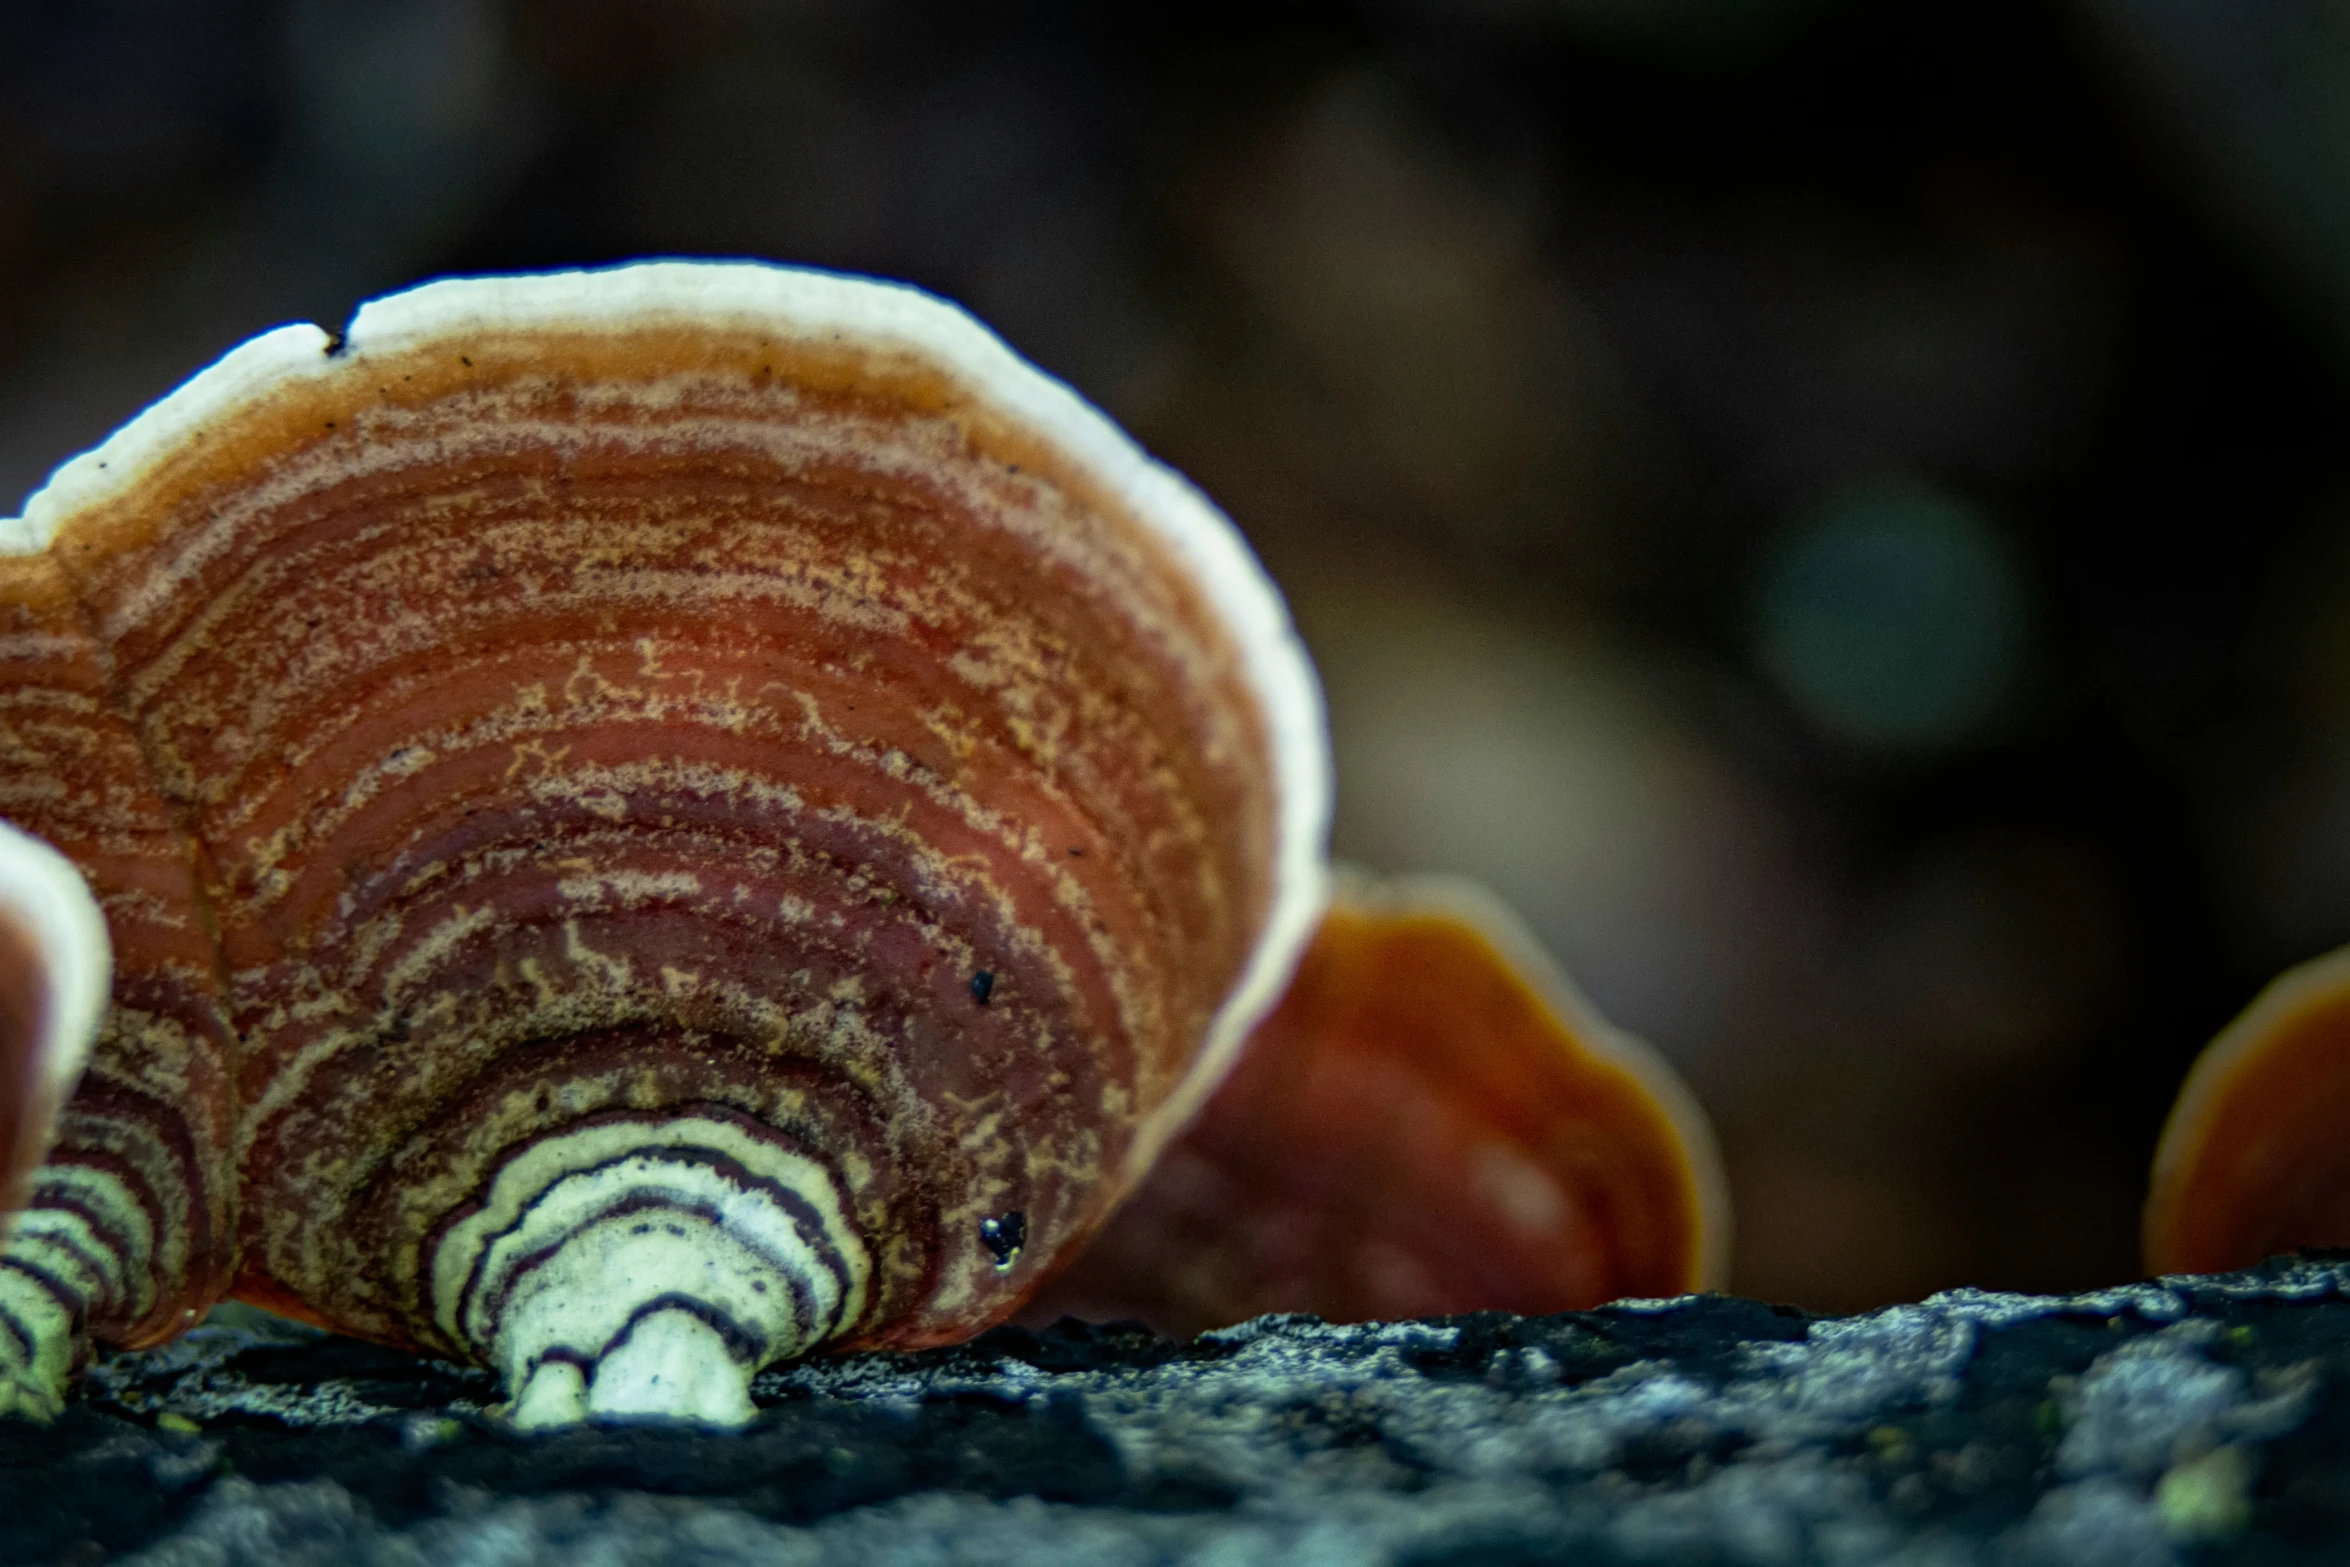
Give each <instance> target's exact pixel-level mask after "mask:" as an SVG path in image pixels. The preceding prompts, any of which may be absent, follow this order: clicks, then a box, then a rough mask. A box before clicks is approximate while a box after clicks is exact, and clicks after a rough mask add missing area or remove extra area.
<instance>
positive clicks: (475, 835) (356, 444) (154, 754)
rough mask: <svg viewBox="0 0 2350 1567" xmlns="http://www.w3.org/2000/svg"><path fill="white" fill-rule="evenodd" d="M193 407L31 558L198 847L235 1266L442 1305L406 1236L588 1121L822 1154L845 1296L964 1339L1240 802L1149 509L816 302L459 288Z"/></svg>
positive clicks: (1160, 984) (1011, 1281)
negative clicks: (820, 338) (511, 313)
mask: <svg viewBox="0 0 2350 1567" xmlns="http://www.w3.org/2000/svg"><path fill="white" fill-rule="evenodd" d="M460 349H461V350H462V352H460ZM205 435H206V442H205V444H204V446H203V447H202V448H201V449H194V448H191V449H190V450H189V451H188V452H186V453H184V454H182V455H181V456H179V457H178V458H177V459H175V460H174V462H172V463H171V464H169V465H167V466H166V467H165V468H164V469H163V470H162V471H161V472H160V474H159V475H158V476H157V477H156V478H154V479H152V480H151V481H149V482H147V483H145V484H143V485H141V486H139V487H137V488H135V489H133V490H132V491H130V492H129V493H128V494H127V495H125V496H122V497H118V498H116V499H113V500H111V501H110V502H108V503H107V504H106V505H105V506H103V507H101V508H98V509H95V510H93V511H90V512H86V513H84V514H83V515H80V516H78V517H75V518H73V519H70V520H69V521H68V522H67V523H66V524H65V526H64V527H63V528H62V529H61V530H60V532H59V533H58V536H57V538H56V541H55V543H54V544H53V545H52V547H51V551H50V558H53V559H54V560H56V561H57V562H59V563H61V564H62V565H63V567H64V569H65V571H66V573H67V575H68V576H69V577H70V578H71V580H72V582H73V586H74V595H75V597H76V598H78V600H79V609H80V612H81V615H82V616H83V618H84V619H85V620H86V622H87V623H88V624H90V625H91V626H93V627H94V628H95V629H96V632H97V647H96V649H95V652H96V655H97V657H98V660H99V662H100V664H101V665H102V666H103V667H106V668H108V669H110V670H111V672H112V673H111V681H110V684H109V687H108V690H107V693H106V695H107V700H108V702H109V703H110V704H111V706H112V707H114V708H115V709H117V710H119V711H120V712H121V713H122V714H123V715H124V716H125V717H127V718H128V720H129V722H130V725H131V728H132V731H133V732H134V733H135V734H136V736H137V739H138V743H139V746H140V747H141V748H142V749H143V750H144V752H145V755H146V759H147V762H148V764H149V765H150V766H151V767H152V768H153V770H154V776H155V777H156V778H157V779H159V780H160V782H161V784H162V787H163V790H164V793H165V795H166V796H167V797H168V798H169V800H170V801H171V802H172V803H173V804H174V805H175V806H176V808H177V809H178V811H179V813H180V819H181V821H182V822H183V824H184V825H185V826H186V827H187V829H188V830H189V831H190V832H191V833H192V835H193V837H194V839H195V841H196V843H197V845H198V848H199V863H200V864H201V865H202V866H203V867H204V869H205V874H206V878H207V879H206V884H205V889H204V890H205V895H206V897H207V898H208V899H209V903H210V911H211V915H212V917H213V919H214V921H215V924H216V928H217V932H218V940H219V952H220V954H221V959H222V963H223V965H224V968H225V971H226V975H227V983H228V986H229V1005H230V1011H231V1015H232V1017H233V1019H234V1021H235V1024H236V1027H237V1029H238V1032H239V1034H240V1035H241V1037H242V1040H243V1043H242V1046H241V1050H240V1057H239V1063H238V1070H237V1089H238V1094H237V1097H238V1100H239V1101H240V1103H241V1107H242V1111H241V1113H242V1117H243V1120H242V1127H241V1132H240V1139H241V1144H242V1151H241V1159H242V1168H241V1179H242V1183H243V1193H244V1207H243V1225H242V1230H241V1239H242V1247H243V1268H244V1270H245V1273H244V1282H243V1284H242V1286H241V1288H242V1289H243V1290H244V1291H245V1292H246V1293H248V1294H250V1295H252V1296H254V1297H255V1298H260V1299H265V1300H268V1301H270V1302H272V1303H276V1304H284V1303H286V1302H289V1301H293V1302H299V1303H301V1304H302V1306H303V1307H304V1309H306V1310H308V1311H309V1312H311V1313H313V1314H315V1315H317V1316H318V1317H320V1318H322V1319H324V1320H327V1321H329V1322H332V1323H333V1324H335V1325H336V1326H338V1327H341V1328H343V1329H346V1330H349V1331H355V1332H360V1333H365V1334H370V1335H373V1336H377V1337H380V1338H384V1339H387V1340H390V1341H393V1342H399V1343H412V1344H424V1345H430V1346H433V1347H439V1348H444V1349H451V1350H460V1349H463V1348H464V1347H465V1346H462V1345H458V1344H453V1343H449V1342H447V1335H446V1333H444V1332H442V1331H441V1330H440V1329H438V1328H436V1327H435V1325H434V1324H433V1322H432V1320H431V1312H430V1304H429V1301H428V1300H427V1299H426V1296H427V1294H428V1292H429V1288H430V1281H429V1279H428V1278H427V1277H426V1275H427V1273H428V1271H429V1268H430V1257H431V1255H432V1249H433V1247H434V1246H435V1244H436V1243H437V1241H438V1239H439V1238H440V1237H441V1236H443V1235H445V1234H447V1233H448V1232H449V1229H450V1226H451V1225H453V1224H455V1223H457V1222H459V1221H460V1220H462V1218H463V1217H464V1216H465V1215H466V1214H467V1213H469V1212H471V1211H473V1208H474V1207H475V1206H477V1205H478V1203H479V1202H480V1200H481V1196H482V1193H483V1191H484V1190H485V1188H486V1185H487V1183H488V1182H489V1181H490V1180H491V1179H492V1177H493V1175H494V1172H495V1170H496V1169H497V1168H498V1166H499V1164H500V1162H501V1161H503V1160H505V1159H507V1158H509V1157H511V1156H512V1155H513V1154H514V1152H515V1151H516V1150H517V1149H518V1148H520V1147H523V1146H525V1145H528V1144H530V1143H531V1142H533V1141H534V1140H537V1139H540V1138H543V1137H546V1136H548V1135H550V1134H553V1133H556V1132H559V1131H561V1130H562V1129H564V1128H566V1127H572V1126H577V1125H581V1124H587V1123H592V1122H596V1121H598V1120H599V1119H609V1118H613V1117H622V1118H636V1119H643V1120H646V1121H647V1122H648V1124H649V1123H650V1122H652V1121H656V1120H658V1119H660V1118H662V1117H665V1116H674V1115H679V1114H698V1115H710V1116H716V1117H720V1118H723V1119H728V1120H730V1121H731V1122H740V1123H741V1124H744V1125H755V1126H757V1127H758V1128H760V1129H761V1133H760V1135H762V1136H766V1137H769V1138H771V1139H772V1140H774V1141H776V1142H777V1143H778V1144H780V1145H782V1146H784V1147H786V1148H789V1149H796V1150H799V1151H801V1152H804V1153H808V1154H810V1155H811V1156H814V1157H818V1158H820V1159H821V1160H823V1161H824V1162H825V1163H827V1165H828V1166H829V1167H830V1169H831V1171H832V1173H833V1177H834V1179H835V1181H836V1182H837V1184H838V1186H839V1189H840V1193H841V1197H842V1200H843V1204H844V1207H845V1208H846V1209H847V1210H848V1212H849V1216H850V1218H851V1220H852V1222H853V1223H854V1225H855V1227H856V1229H857V1230H858V1232H859V1234H860V1237H861V1239H862V1241H863V1244H864V1245H865V1247H866V1248H867V1250H868V1251H869V1252H870V1254H871V1256H872V1259H873V1267H874V1277H873V1286H872V1289H871V1291H870V1293H869V1295H868V1297H867V1301H866V1309H865V1311H864V1313H863V1316H862V1318H861V1319H860V1320H859V1321H858V1322H857V1323H855V1324H854V1325H853V1326H852V1327H851V1329H850V1330H849V1331H848V1332H847V1333H846V1335H845V1340H846V1341H847V1342H876V1343H895V1344H915V1343H927V1342H935V1341H940V1340H945V1339H951V1338H955V1337H960V1336H964V1335H966V1334H968V1333H969V1332H971V1331H973V1330H975V1329H976V1328H977V1327H979V1326H981V1325H984V1324H985V1323H986V1322H987V1321H989V1320H992V1319H993V1318H995V1317H998V1316H1000V1315H1002V1314H1003V1313H1004V1312H1005V1311H1008V1310H1009V1309H1011V1307H1012V1305H1013V1304H1014V1303H1015V1302H1016V1301H1017V1299H1018V1298H1019V1296H1020V1295H1021V1294H1022V1293H1024V1292H1025V1290H1026V1289H1027V1288H1028V1287H1029V1286H1030V1285H1031V1283H1032V1281H1033V1279H1034V1277H1035V1270H1036V1269H1037V1268H1038V1267H1039V1266H1041V1265H1042V1264H1043V1263H1044V1262H1046V1261H1047V1260H1048V1259H1050V1258H1051V1257H1052V1256H1053V1255H1054V1253H1055V1252H1056V1251H1057V1250H1058V1249H1059V1248H1060V1247H1061V1246H1062V1245H1064V1244H1065V1243H1066V1242H1067V1241H1068V1240H1069V1239H1071V1238H1072V1237H1075V1236H1077V1235H1080V1234H1082V1233H1084V1232H1085V1231H1087V1230H1088V1229H1090V1228H1091V1227H1092V1226H1093V1225H1094V1224H1095V1223H1096V1222H1098V1219H1099V1216H1100V1212H1101V1210H1102V1208H1103V1206H1104V1205H1105V1204H1106V1203H1107V1202H1108V1201H1109V1200H1111V1199H1112V1198H1113V1197H1114V1196H1115V1195H1116V1182H1115V1180H1114V1178H1113V1176H1114V1172H1116V1171H1118V1170H1119V1169H1120V1168H1121V1166H1122V1162H1123V1160H1124V1156H1125V1153H1126V1148H1127V1144H1128V1141H1129V1140H1130V1138H1131V1135H1132V1133H1133V1129H1134V1127H1135V1125H1136V1123H1137V1122H1138V1120H1140V1119H1141V1118H1142V1117H1143V1116H1145V1115H1147V1114H1148V1113H1149V1112H1150V1111H1151V1110H1152V1109H1153V1108H1154V1107H1155V1106H1157V1105H1158V1104H1159V1103H1160V1102H1161V1101H1163V1100H1164V1099H1165V1098H1166V1097H1167V1096H1168V1094H1169V1093H1170V1092H1171V1091H1172V1089H1173V1088H1174V1086H1175V1085H1176V1083H1177V1082H1178V1081H1179V1080H1180V1079H1181V1078H1182V1077H1183V1075H1184V1073H1185V1071H1186V1069H1187V1068H1188V1066H1189V1064H1190V1060H1191V1055H1192V1052H1193V1051H1194V1050H1195V1049H1196V1048H1197V1044H1198V1041H1199V1040H1200V1039H1201V1038H1202V1036H1203V1035H1204V1033H1205V1032H1206V1030H1207V1026H1208V1023H1209V1020H1210V1019H1211V1018H1212V1017H1213V1016H1214V1014H1215V1013H1216V1010H1217V1008H1218V1007H1219V1005H1220V1004H1221V1003H1222V1001H1223V998H1224V997H1225V995H1226V994H1227V993H1228V992H1229V991H1230V989H1231V987H1232V985H1233V983H1234V979H1235V976H1236V975H1237V974H1238V973H1239V972H1240V971H1241V970H1242V968H1243V966H1244V965H1245V963H1246V962H1247V960H1248V955H1249V953H1250V952H1251V950H1252V947H1253V946H1254V944H1255V942H1256V939H1257V937H1258V934H1259V931H1260V928H1261V925H1262V922H1263V920H1264V918H1265V910H1266V909H1267V908H1268V906H1269V904H1270V901H1271V896H1270V891H1269V877H1270V874H1271V871H1270V866H1271V863H1272V860H1273V853H1272V848H1271V843H1272V838H1273V836H1274V833H1275V830H1276V828H1275V824H1276V819H1277V810H1276V803H1275V800H1274V794H1275V791H1276V787H1277V782H1276V779H1275V778H1274V777H1273V774H1272V770H1271V767H1270V764H1269V761H1268V739H1267V736H1266V735H1265V734H1264V733H1263V732H1262V720H1261V714H1260V711H1259V709H1258V707H1257V705H1256V704H1255V702H1254V700H1253V699H1252V698H1251V696H1250V695H1249V694H1248V692H1247V690H1246V681H1245V677H1244V673H1243V671H1242V668H1241V664H1240V660H1239V656H1238V653H1237V651H1236V649H1235V648H1234V646H1233V645H1232V643H1231V641H1230V639H1229V637H1228V636H1227V635H1226V633H1225V632H1224V631H1223V630H1222V629H1221V628H1220V626H1219V624H1218V622H1217V619H1216V616H1215V614H1214V612H1213V611H1212V610H1210V609H1209V607H1207V606H1206V605H1204V604H1203V603H1201V602H1199V601H1198V600H1197V597H1196V595H1195V594H1194V593H1193V591H1192V590H1191V589H1189V588H1188V587H1187V586H1186V583H1187V581H1188V580H1189V579H1188V578H1187V576H1186V575H1185V573H1184V572H1183V571H1181V570H1178V569H1172V568H1171V567H1170V564H1169V562H1168V561H1167V560H1166V559H1164V558H1163V555H1162V551H1163V550H1164V546H1163V545H1161V544H1158V543H1156V542H1154V541H1153V539H1152V538H1151V537H1150V536H1149V534H1148V532H1147V530H1145V529H1143V528H1142V527H1140V526H1138V525H1137V524H1135V523H1134V522H1133V521H1132V520H1131V519H1129V518H1126V517H1124V516H1122V515H1120V514H1119V513H1118V511H1117V510H1116V509H1115V507H1114V505H1113V504H1112V503H1110V502H1109V501H1107V500H1106V499H1105V498H1104V497H1102V496H1099V495H1097V494H1095V493H1093V492H1092V491H1091V490H1090V489H1089V487H1088V485H1087V484H1086V483H1085V481H1084V480H1083V478H1082V476H1081V475H1079V474H1076V473H1075V472H1073V471H1070V470H1069V469H1067V468H1066V467H1065V465H1063V464H1061V463H1060V462H1059V461H1058V460H1057V459H1056V457H1055V456H1054V454H1053V453H1052V452H1051V451H1049V450H1044V449H1041V448H1039V447H1038V446H1037V444H1036V443H1035V442H1034V441H1033V440H1032V439H1030V438H1028V437H1026V436H1023V435H1022V434H1021V433H1020V432H1019V431H1017V430H1016V429H1013V428H1010V427H1008V426H1007V425H1005V424H1004V423H1003V422H1002V421H1000V420H994V419H992V418H991V416H990V415H989V413H988V411H987V409H986V408H985V406H984V405H982V404H979V403H977V402H976V401H973V400H970V399H969V398H967V397H965V396H964V395H963V394H962V393H960V392H959V391H958V390H957V389H956V388H955V387H954V386H953V385H951V384H949V383H947V382H945V381H944V380H942V379H941V378H939V377H938V376H936V375H935V374H933V373H930V372H926V371H924V370H923V369H922V368H921V367H919V366H917V365H911V364H907V363H903V362H894V363H875V362H872V360H871V359H870V358H869V356H866V355H863V354H861V353H859V352H857V351H854V350H851V349H846V348H841V347H838V346H833V345H820V346H811V345H809V344H806V343H789V342H773V341H760V340H755V339H751V338H747V337H728V336H724V335H715V334H706V333H704V334H695V333H682V332H669V331H662V332H650V331H648V332H644V333H639V334H634V335H631V334H626V333H621V332H617V331H614V332H609V333H604V334H597V335H587V336H582V337H578V338H567V337H563V336H560V335H556V334H530V335H509V336H501V335H498V334H496V333H492V332H482V333H479V334H476V335H473V336H470V337H468V338H467V339H466V340H465V341H463V342H462V343H455V342H451V343H449V344H447V345H445V348H441V347H436V348H434V349H432V350H429V351H426V350H419V351H416V352H414V353H411V354H408V355H407V356H405V357H398V358H394V357H387V356H384V355H377V356H375V357H373V358H371V359H367V360H365V361H363V362H361V363H358V364H355V365H354V366H353V368H352V369H351V370H350V371H348V372H347V373H344V374H341V375H339V376H328V377H325V378H322V379H319V380H316V381H314V382H310V383H307V384H304V385H300V386H296V387H293V388H291V389H289V390H286V391H284V392H281V393H280V394H279V395H277V396H275V397H274V398H273V399H271V400H270V401H268V402H266V403H263V404H260V405H257V406H255V407H252V408H248V409H246V410H244V411H243V412H242V413H240V414H238V415H237V416H235V417H233V418H230V419H227V420H224V421H222V422H221V423H219V424H218V425H216V426H214V427H212V428H210V429H208V430H207V431H206V432H205ZM107 776H108V778H109V779H110V780H111V782H110V783H109V787H113V786H115V785H116V784H120V785H121V786H122V787H125V788H127V787H129V786H130V782H129V781H125V779H124V778H118V777H117V775H114V774H108V775H107ZM125 777H126V778H128V777H130V775H125ZM130 781H135V778H130ZM69 852H77V857H78V851H69ZM982 975H985V976H987V978H986V979H985V980H981V979H980V976H982ZM975 982H976V987H977V988H975ZM1001 1212H1018V1213H1020V1214H1021V1215H1022V1216H1023V1218H1024V1221H1025V1224H1026V1227H1027V1233H1028V1236H1029V1237H1030V1241H1029V1252H1028V1255H1027V1257H1026V1259H1025V1261H1024V1265H1022V1266H1018V1267H1014V1268H1010V1269H1006V1270H998V1269H997V1268H996V1267H995V1265H994V1260H993V1258H992V1257H991V1256H990V1254H989V1253H988V1252H987V1250H986V1249H985V1248H984V1247H983V1246H982V1245H981V1241H980V1235H979V1231H978V1224H979V1221H980V1220H981V1219H982V1218H985V1217H988V1216H991V1215H994V1214H997V1213H1001Z"/></svg>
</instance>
